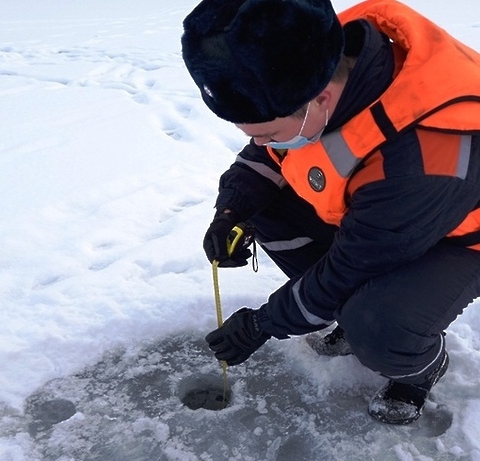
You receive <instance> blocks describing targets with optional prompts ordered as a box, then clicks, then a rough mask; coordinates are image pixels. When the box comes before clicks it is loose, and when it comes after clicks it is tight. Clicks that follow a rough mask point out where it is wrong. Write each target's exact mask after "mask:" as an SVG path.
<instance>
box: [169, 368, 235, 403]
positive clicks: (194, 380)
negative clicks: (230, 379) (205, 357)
mask: <svg viewBox="0 0 480 461" xmlns="http://www.w3.org/2000/svg"><path fill="white" fill-rule="evenodd" d="M178 392H179V397H180V400H181V402H182V403H183V404H184V405H185V406H186V407H188V408H190V410H198V409H200V408H204V409H205V410H213V411H219V410H223V409H225V408H226V407H227V406H228V404H229V403H230V398H231V391H230V388H229V386H228V383H227V386H226V389H224V386H223V379H222V376H221V375H218V376H217V375H201V376H192V377H188V378H185V379H184V380H183V381H182V382H181V383H180V385H179V388H178Z"/></svg>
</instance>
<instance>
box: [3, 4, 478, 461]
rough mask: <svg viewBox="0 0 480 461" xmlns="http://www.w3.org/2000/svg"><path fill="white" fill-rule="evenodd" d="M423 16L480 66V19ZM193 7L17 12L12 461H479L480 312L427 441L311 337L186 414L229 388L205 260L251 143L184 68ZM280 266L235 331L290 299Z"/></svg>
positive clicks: (8, 158) (454, 353)
mask: <svg viewBox="0 0 480 461" xmlns="http://www.w3.org/2000/svg"><path fill="white" fill-rule="evenodd" d="M353 3H354V2H353V1H350V0H348V1H347V0H343V1H340V0H339V1H338V2H336V3H335V7H336V8H337V10H341V9H343V8H345V7H347V6H350V5H352V4H353ZM407 3H408V4H410V5H412V6H413V7H415V8H417V9H418V10H419V11H421V12H422V13H424V14H426V15H427V16H429V17H430V18H432V19H433V20H435V21H437V22H438V23H439V24H440V25H441V26H442V27H444V28H446V29H447V30H449V31H450V32H451V33H452V34H454V35H455V36H456V37H458V38H459V39H461V40H463V41H464V42H466V43H467V44H469V45H471V46H473V47H477V49H478V43H480V16H478V15H477V16H476V15H475V14H474V13H472V7H471V0H457V1H456V2H454V3H452V2H450V1H446V0H442V1H440V0H437V1H436V2H431V1H429V0H409V1H408V2H407ZM194 5H195V1H194V0H176V1H175V2H166V1H163V2H160V1H158V0H157V1H154V0H137V1H136V2H130V1H128V0H102V2H95V1H93V0H84V1H82V2H80V1H78V0H70V1H69V2H64V1H61V0H44V1H42V2H40V3H39V2H35V1H33V0H17V1H15V2H11V1H8V0H0V11H1V15H0V98H1V99H0V100H1V104H0V120H1V123H0V196H1V197H2V198H3V199H2V206H1V207H0V221H1V222H2V226H1V227H0V241H1V242H2V250H1V252H0V269H1V270H0V294H1V299H2V306H1V309H0V459H1V460H2V461H3V460H5V461H23V460H28V461H34V460H49V461H50V460H52V461H53V460H57V461H71V460H76V461H77V460H85V461H87V460H88V461H93V460H102V461H109V460H112V461H113V460H114V461H121V460H130V461H141V460H152V461H153V460H162V461H163V460H182V461H184V460H192V461H194V460H195V461H196V460H201V461H217V460H242V461H249V460H251V461H260V460H262V461H263V460H295V461H299V460H300V461H301V460H317V459H318V460H320V459H322V460H347V459H348V460H382V461H384V460H402V461H403V460H416V461H420V460H421V461H425V460H475V461H478V460H480V416H479V412H480V385H479V377H480V375H479V371H478V370H480V313H479V311H478V305H479V303H480V302H479V301H476V302H475V303H473V305H472V306H471V307H469V308H468V309H467V310H466V311H465V313H464V315H463V316H462V317H460V318H459V319H457V320H456V322H455V323H454V324H453V325H452V326H451V327H450V328H449V330H448V335H447V341H448V349H449V353H450V358H451V365H450V368H449V370H448V372H447V375H446V376H445V377H444V378H443V379H442V380H441V381H440V382H439V384H438V385H437V386H436V387H435V389H434V392H433V393H432V398H431V401H430V402H429V403H428V405H427V408H426V410H425V415H424V416H423V417H422V418H421V419H420V420H419V421H418V422H416V423H414V424H413V425H412V426H408V427H389V426H384V425H381V424H378V423H376V422H374V421H372V420H371V419H370V418H369V417H368V416H367V415H366V407H367V403H368V398H369V396H370V395H371V394H372V393H373V392H374V391H375V390H376V388H377V387H378V386H379V385H381V384H382V382H383V378H381V377H379V376H377V375H375V374H374V373H372V372H370V371H369V370H367V369H365V368H363V367H362V366H361V365H360V364H359V363H358V361H357V360H356V359H355V357H352V356H349V357H336V358H325V357H323V358H321V357H318V356H317V355H316V354H315V353H314V352H313V351H312V350H310V348H309V347H308V346H307V345H306V343H305V341H304V338H293V339H291V340H289V341H269V342H268V343H267V344H266V345H265V346H264V347H263V348H262V349H261V350H260V351H258V353H256V354H255V355H254V356H253V357H252V358H251V360H249V361H248V362H246V363H245V364H243V365H240V366H238V367H234V368H229V370H228V382H229V387H230V390H231V395H232V398H231V402H230V404H229V405H228V407H227V408H225V409H224V410H221V411H210V410H207V409H199V410H191V409H189V408H187V407H185V406H184V405H183V404H182V401H181V398H182V393H184V392H185V389H192V388H194V387H195V386H199V385H200V384H199V383H203V382H204V381H205V380H207V381H208V380H210V381H211V380H216V379H218V382H219V383H221V369H220V367H219V366H218V364H217V363H216V361H215V360H214V359H213V357H212V355H211V354H210V353H209V351H208V350H207V348H206V346H205V343H204V341H203V337H204V335H205V334H206V333H207V332H208V331H210V330H211V329H213V328H214V327H215V325H216V317H215V308H214V299H213V288H212V276H211V267H210V265H209V263H208V261H207V260H206V258H205V256H204V254H203V250H202V245H201V242H202V238H203V233H204V231H205V229H206V227H207V226H208V223H209V221H210V219H211V217H212V214H213V203H214V200H215V196H216V189H217V183H218V177H219V175H220V174H221V173H222V172H223V171H224V170H225V169H226V168H228V166H229V165H230V164H231V163H232V162H233V160H234V158H235V155H236V152H237V151H238V150H239V149H240V148H241V147H242V145H243V144H244V143H245V142H246V141H247V139H246V137H245V136H244V135H243V134H242V133H241V132H240V131H238V130H237V129H236V128H235V127H234V126H233V125H231V124H228V123H226V122H224V121H221V120H219V119H217V118H216V117H215V116H214V115H213V114H211V113H210V112H209V110H208V109H207V108H206V107H205V106H204V104H203V103H202V101H201V99H200V97H199V94H198V91H197V89H196V87H195V86H194V84H193V82H192V81H191V79H190V77H189V75H188V74H187V72H186V70H185V68H184V65H183V62H182V59H181V55H180V44H179V39H180V35H181V31H182V27H181V22H182V19H183V18H184V16H185V15H186V14H187V13H188V12H189V11H190V10H191V9H192V8H193V6H194ZM259 262H260V270H259V272H258V273H257V274H255V273H254V272H253V271H252V270H251V269H250V268H248V267H247V268H242V269H237V270H226V269H225V270H221V272H220V288H221V295H222V303H223V309H224V316H225V317H226V316H228V315H229V314H230V313H231V312H233V311H234V310H236V309H237V308H239V307H241V306H243V305H248V306H251V307H257V306H259V305H260V304H261V303H262V302H264V301H265V299H266V298H267V296H268V294H269V293H270V292H271V291H273V290H274V289H275V288H276V287H278V286H279V285H281V284H282V283H283V281H284V280H285V279H284V276H283V275H282V274H281V273H280V272H279V271H278V270H277V269H276V268H275V266H274V265H273V264H272V263H271V262H270V261H269V260H268V259H267V258H266V257H265V256H264V255H263V254H260V255H259ZM202 380H203V381H202ZM72 404H73V405H74V409H75V410H74V411H75V414H73V415H72V414H71V409H72ZM48 408H49V409H50V410H48V411H47V410H46V409H48ZM55 418H56V419H55Z"/></svg>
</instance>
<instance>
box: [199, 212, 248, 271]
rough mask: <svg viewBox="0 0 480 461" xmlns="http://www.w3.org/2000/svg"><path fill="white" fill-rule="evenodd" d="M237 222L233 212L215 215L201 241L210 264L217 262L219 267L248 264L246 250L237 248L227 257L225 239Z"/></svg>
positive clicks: (235, 214)
mask: <svg viewBox="0 0 480 461" xmlns="http://www.w3.org/2000/svg"><path fill="white" fill-rule="evenodd" d="M238 222H239V218H238V215H237V213H235V212H234V211H231V212H230V213H219V214H217V215H215V218H214V220H213V221H212V223H211V224H210V227H209V228H208V229H207V232H206V234H205V237H204V239H203V249H204V250H205V254H206V255H207V258H208V260H209V261H210V262H211V263H213V261H214V260H217V261H218V262H219V264H218V266H219V267H242V266H246V265H247V264H248V261H247V259H248V258H250V256H252V252H251V251H250V250H249V249H248V248H243V247H238V248H236V249H235V251H234V252H233V254H232V255H231V256H228V250H227V238H228V236H229V234H230V232H231V230H232V229H233V228H234V227H235V225H236V224H238Z"/></svg>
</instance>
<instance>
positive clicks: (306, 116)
mask: <svg viewBox="0 0 480 461" xmlns="http://www.w3.org/2000/svg"><path fill="white" fill-rule="evenodd" d="M309 112H310V102H309V103H308V106H307V111H306V112H305V117H304V118H303V123H302V126H301V127H300V131H299V132H298V135H297V136H300V135H301V134H302V131H303V129H304V128H305V123H307V118H308V113H309Z"/></svg>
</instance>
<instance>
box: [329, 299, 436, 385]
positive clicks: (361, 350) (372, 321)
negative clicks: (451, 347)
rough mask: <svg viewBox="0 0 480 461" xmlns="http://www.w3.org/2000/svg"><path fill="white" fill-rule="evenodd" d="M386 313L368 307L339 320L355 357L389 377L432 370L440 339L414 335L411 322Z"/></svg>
mask: <svg viewBox="0 0 480 461" xmlns="http://www.w3.org/2000/svg"><path fill="white" fill-rule="evenodd" d="M390 314H391V313H390V312H388V310H386V309H383V310H382V309H380V310H375V309H367V308H365V306H363V307H362V308H360V307H359V306H357V308H356V309H350V310H346V311H345V310H344V311H343V312H342V315H341V316H340V317H338V319H337V320H338V323H339V325H340V326H341V327H342V328H343V329H344V331H345V338H346V340H347V341H348V343H349V344H350V347H351V348H352V351H353V353H354V354H355V356H356V357H357V358H358V360H359V361H360V362H361V363H362V364H363V365H364V366H366V367H367V368H370V369H371V370H373V371H376V372H378V373H380V374H382V375H384V376H387V377H394V376H406V375H411V374H412V376H413V377H412V381H416V380H417V377H414V375H415V373H416V372H417V371H420V370H422V369H424V368H425V367H428V366H429V364H430V363H432V361H434V360H435V358H436V357H437V355H438V352H439V347H440V343H441V339H440V337H439V335H430V334H427V335H424V334H422V333H421V332H417V331H414V329H412V327H411V325H408V323H409V322H408V321H407V322H404V321H403V320H404V319H402V318H395V317H394V316H391V315H390Z"/></svg>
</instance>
